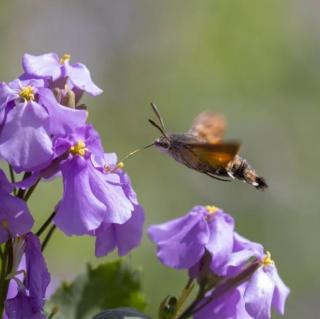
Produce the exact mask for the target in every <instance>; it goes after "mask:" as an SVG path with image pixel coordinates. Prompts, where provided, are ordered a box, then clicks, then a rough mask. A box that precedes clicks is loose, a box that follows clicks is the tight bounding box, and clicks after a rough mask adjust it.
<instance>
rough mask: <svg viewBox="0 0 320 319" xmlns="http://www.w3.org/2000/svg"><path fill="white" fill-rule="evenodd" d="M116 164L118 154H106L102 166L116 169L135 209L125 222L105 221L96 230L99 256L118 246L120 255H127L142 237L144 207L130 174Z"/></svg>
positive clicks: (97, 253) (115, 172) (115, 171)
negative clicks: (140, 202) (138, 197)
mask: <svg viewBox="0 0 320 319" xmlns="http://www.w3.org/2000/svg"><path fill="white" fill-rule="evenodd" d="M100 165H101V164H100ZM116 165H117V157H116V155H115V154H114V153H112V154H105V157H104V162H103V163H102V166H103V167H104V168H105V169H106V168H108V170H109V171H110V170H114V174H116V175H118V177H119V178H120V179H119V183H120V185H121V187H122V189H123V190H124V193H125V195H126V197H127V198H128V199H129V201H130V202H131V203H132V205H133V211H132V215H131V217H130V219H128V220H127V221H126V222H125V223H123V224H119V223H108V222H103V223H102V224H101V226H100V227H99V228H98V229H97V230H96V231H94V235H95V236H96V256H97V257H101V256H105V255H107V254H108V253H109V252H111V251H112V250H114V249H116V248H117V249H118V254H119V256H125V255H127V254H128V253H129V252H130V251H131V250H132V249H133V248H135V247H137V246H138V245H139V244H140V241H141V237H142V231H143V223H144V211H143V208H142V206H141V205H139V203H138V200H137V196H136V193H135V192H134V190H133V188H132V186H131V181H130V178H129V176H128V175H127V174H126V173H125V172H124V171H123V170H122V169H119V168H118V169H117V166H116Z"/></svg>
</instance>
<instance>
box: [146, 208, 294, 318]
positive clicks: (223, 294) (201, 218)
mask: <svg viewBox="0 0 320 319" xmlns="http://www.w3.org/2000/svg"><path fill="white" fill-rule="evenodd" d="M234 228H235V222H234V219H233V218H232V217H231V216H230V215H229V214H226V213H225V212H224V211H222V210H221V209H218V208H216V207H214V206H205V207H204V206H196V207H194V208H193V209H192V210H191V212H189V213H188V214H186V215H185V216H183V217H180V218H177V219H174V220H172V221H169V222H166V223H164V224H160V225H153V226H151V227H150V228H149V230H148V233H149V237H150V238H151V240H152V241H153V242H155V243H156V245H157V256H158V258H159V259H160V261H161V262H162V263H163V264H165V265H166V266H168V267H172V268H176V269H187V270H188V271H189V276H190V278H194V279H196V280H197V281H198V283H199V286H200V289H201V292H202V293H201V294H200V296H201V298H200V299H199V300H198V303H197V305H196V306H194V309H192V313H195V316H194V318H195V319H206V318H220V319H236V318H241V319H246V318H248V319H249V318H255V319H268V318H270V317H271V307H274V308H275V309H276V310H277V311H278V312H279V313H280V314H284V307H285V301H286V298H287V296H288V294H289V289H288V288H287V287H286V285H285V284H284V283H283V281H282V280H281V278H280V277H279V275H278V272H277V269H276V267H275V264H274V262H273V260H272V259H271V255H270V253H269V252H266V253H265V252H264V249H263V247H262V246H261V245H260V244H258V243H254V242H251V241H249V240H247V239H245V238H243V237H242V236H240V235H239V234H238V233H236V232H235V229H234Z"/></svg>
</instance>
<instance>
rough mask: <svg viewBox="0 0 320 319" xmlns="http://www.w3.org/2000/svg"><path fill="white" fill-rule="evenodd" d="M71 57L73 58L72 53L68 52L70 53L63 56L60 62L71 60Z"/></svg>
mask: <svg viewBox="0 0 320 319" xmlns="http://www.w3.org/2000/svg"><path fill="white" fill-rule="evenodd" d="M70 59H71V55H70V54H68V53H65V54H64V55H63V56H62V57H61V59H60V61H59V62H60V64H63V63H64V62H69V61H70Z"/></svg>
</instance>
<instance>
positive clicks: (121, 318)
mask: <svg viewBox="0 0 320 319" xmlns="http://www.w3.org/2000/svg"><path fill="white" fill-rule="evenodd" d="M92 319H150V317H147V316H146V315H144V314H143V313H140V312H139V311H137V310H136V309H133V308H127V307H123V308H117V309H109V310H105V311H103V312H101V313H99V314H98V315H96V316H94V317H93V318H92Z"/></svg>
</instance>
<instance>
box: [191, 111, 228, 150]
mask: <svg viewBox="0 0 320 319" xmlns="http://www.w3.org/2000/svg"><path fill="white" fill-rule="evenodd" d="M225 127H226V123H225V119H224V116H223V115H222V114H218V113H213V112H203V113H200V114H199V115H198V116H197V117H196V118H195V119H194V121H193V123H192V126H191V128H190V130H189V132H188V133H189V134H192V135H194V136H196V137H198V138H199V139H201V140H203V141H206V142H208V143H211V144H217V143H219V142H221V141H222V140H223V137H224V131H225Z"/></svg>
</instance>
